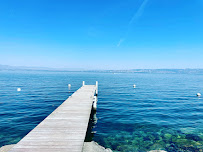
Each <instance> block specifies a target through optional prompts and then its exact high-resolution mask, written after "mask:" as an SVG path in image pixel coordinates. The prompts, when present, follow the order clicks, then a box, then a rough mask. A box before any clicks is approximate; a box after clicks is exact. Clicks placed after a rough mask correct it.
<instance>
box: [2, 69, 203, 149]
mask: <svg viewBox="0 0 203 152" xmlns="http://www.w3.org/2000/svg"><path fill="white" fill-rule="evenodd" d="M83 80H84V81H86V84H95V81H99V96H98V109H97V114H96V115H97V119H98V120H97V124H96V125H95V128H94V129H93V131H94V132H96V133H95V134H94V138H93V139H94V140H95V141H97V142H98V143H100V144H101V145H103V146H105V147H109V148H111V149H112V150H114V151H127V152H129V151H132V152H134V151H135V152H137V151H139V152H142V151H143V152H144V151H148V150H155V149H162V150H166V151H202V149H203V98H202V97H200V98H199V97H196V93H197V92H200V93H202V94H203V75H198V74H150V73H146V74H141V73H116V74H113V73H88V72H48V71H44V72H43V71H0V86H1V87H0V109H1V110H0V146H2V145H6V144H12V143H16V142H18V141H19V140H20V139H21V138H22V137H23V136H25V135H26V134H27V133H28V132H29V131H30V130H31V129H33V128H34V127H35V126H36V125H37V124H38V123H39V122H41V121H42V120H43V119H44V118H45V117H46V116H47V115H48V114H50V113H51V112H52V111H53V110H54V109H55V108H57V107H58V106H59V105H60V104H61V103H62V102H63V101H64V100H65V99H66V98H67V97H68V96H70V95H71V94H72V93H73V92H74V91H76V90H77V89H78V88H80V87H81V85H82V81H83ZM69 83H70V84H71V85H72V87H71V90H69V89H68V84H69ZM133 84H136V85H137V87H136V88H135V89H134V88H133ZM18 87H20V88H21V89H22V91H21V92H17V91H16V89H17V88H18Z"/></svg>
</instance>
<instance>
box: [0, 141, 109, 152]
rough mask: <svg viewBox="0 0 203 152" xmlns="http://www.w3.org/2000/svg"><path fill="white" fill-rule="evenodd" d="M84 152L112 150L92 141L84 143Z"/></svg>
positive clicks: (1, 150) (2, 150)
mask: <svg viewBox="0 0 203 152" xmlns="http://www.w3.org/2000/svg"><path fill="white" fill-rule="evenodd" d="M13 146H15V144H12V145H5V146H2V147H1V148H0V152H8V151H9V150H10V149H11V148H13ZM82 152H112V150H111V149H109V148H107V149H106V148H104V147H102V146H100V145H99V144H98V143H96V142H94V141H91V142H85V143H84V146H83V150H82Z"/></svg>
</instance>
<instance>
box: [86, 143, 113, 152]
mask: <svg viewBox="0 0 203 152" xmlns="http://www.w3.org/2000/svg"><path fill="white" fill-rule="evenodd" d="M82 152H112V150H111V149H109V148H107V149H105V148H104V147H102V146H100V145H99V144H98V143H96V142H94V141H92V142H85V143H84V145H83V150H82Z"/></svg>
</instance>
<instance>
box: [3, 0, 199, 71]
mask: <svg viewBox="0 0 203 152" xmlns="http://www.w3.org/2000/svg"><path fill="white" fill-rule="evenodd" d="M0 64H5V65H15V66H35V67H38V66H39V67H54V68H80V69H81V68H82V69H137V68H153V69H154V68H203V1H202V0H87V1H84V0H74V1H66V0H18V1H16V0H6V1H0Z"/></svg>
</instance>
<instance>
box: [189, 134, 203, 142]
mask: <svg viewBox="0 0 203 152" xmlns="http://www.w3.org/2000/svg"><path fill="white" fill-rule="evenodd" d="M186 138H187V139H191V140H194V141H202V139H201V138H200V137H199V136H198V135H195V134H187V135H186Z"/></svg>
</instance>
